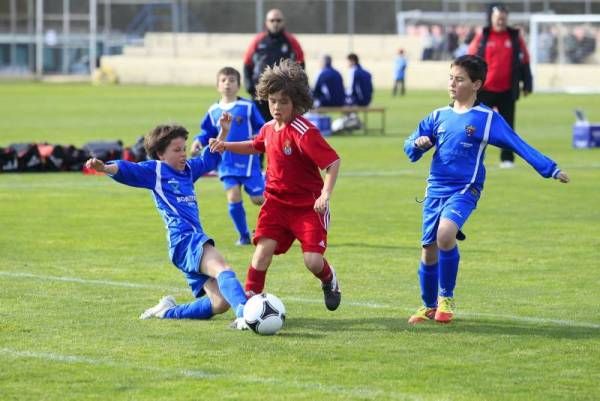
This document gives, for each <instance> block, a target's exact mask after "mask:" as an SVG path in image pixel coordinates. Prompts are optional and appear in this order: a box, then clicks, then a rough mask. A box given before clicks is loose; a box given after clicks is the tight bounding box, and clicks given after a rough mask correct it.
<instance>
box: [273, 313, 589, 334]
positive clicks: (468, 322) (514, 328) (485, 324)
mask: <svg viewBox="0 0 600 401" xmlns="http://www.w3.org/2000/svg"><path fill="white" fill-rule="evenodd" d="M407 319H408V316H406V317H405V316H402V317H398V318H397V319H396V318H394V319H390V318H367V319H363V318H359V319H345V318H341V319H331V318H323V319H319V318H304V317H296V318H293V319H289V320H288V321H286V330H285V331H287V332H288V333H287V334H286V335H289V336H305V335H308V334H307V333H311V334H310V335H311V336H314V337H318V336H319V335H326V334H327V333H328V332H357V333H361V332H362V333H365V332H385V331H387V332H391V333H394V332H403V331H412V332H422V333H448V334H453V333H456V334H462V333H470V334H479V335H491V336H505V335H509V336H523V337H532V336H534V337H538V336H539V337H546V338H555V339H585V338H590V339H591V338H598V336H599V335H600V328H594V327H577V326H569V325H566V324H560V323H551V322H520V321H514V320H507V319H496V320H494V319H491V318H485V319H481V318H457V319H455V321H453V322H452V323H450V324H440V323H435V322H427V323H422V324H420V325H418V326H412V325H409V324H408V322H407ZM282 334H283V332H282Z"/></svg>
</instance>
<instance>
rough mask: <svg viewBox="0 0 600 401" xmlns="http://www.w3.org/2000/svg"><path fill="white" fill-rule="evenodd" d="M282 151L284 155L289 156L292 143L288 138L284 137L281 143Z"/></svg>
mask: <svg viewBox="0 0 600 401" xmlns="http://www.w3.org/2000/svg"><path fill="white" fill-rule="evenodd" d="M283 153H284V154H285V155H286V156H290V155H291V154H292V143H291V142H290V140H289V139H286V140H285V142H284V143H283Z"/></svg>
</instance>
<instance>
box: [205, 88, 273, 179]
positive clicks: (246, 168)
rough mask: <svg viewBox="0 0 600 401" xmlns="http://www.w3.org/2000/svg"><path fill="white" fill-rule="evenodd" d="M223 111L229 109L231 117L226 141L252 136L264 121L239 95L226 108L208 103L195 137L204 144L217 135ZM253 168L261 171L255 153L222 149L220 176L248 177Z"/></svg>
mask: <svg viewBox="0 0 600 401" xmlns="http://www.w3.org/2000/svg"><path fill="white" fill-rule="evenodd" d="M224 111H227V112H229V113H230V114H231V117H232V121H231V129H230V130H229V134H228V135H227V141H229V142H239V141H247V140H249V139H252V137H253V136H254V135H256V134H258V131H260V128H261V127H262V126H263V125H264V123H265V120H264V119H263V117H262V115H261V114H260V111H259V110H258V108H257V107H256V105H255V104H254V103H253V102H252V101H250V100H246V99H242V98H238V99H237V100H236V101H235V102H233V103H229V104H227V105H226V106H225V107H222V106H221V105H220V104H219V103H215V104H213V105H212V106H210V108H209V109H208V112H207V113H206V115H205V116H204V118H203V119H202V122H201V123H200V134H198V135H197V136H196V138H195V139H196V140H198V141H200V143H201V144H202V146H203V147H205V146H206V145H208V140H209V139H210V138H216V137H217V135H218V134H219V118H221V114H223V112H224ZM253 169H255V170H260V159H259V158H258V157H257V156H256V155H240V154H237V153H232V152H230V151H225V152H223V155H222V161H221V163H220V164H219V176H220V177H224V176H237V177H250V176H251V175H252V174H251V173H252V171H253Z"/></svg>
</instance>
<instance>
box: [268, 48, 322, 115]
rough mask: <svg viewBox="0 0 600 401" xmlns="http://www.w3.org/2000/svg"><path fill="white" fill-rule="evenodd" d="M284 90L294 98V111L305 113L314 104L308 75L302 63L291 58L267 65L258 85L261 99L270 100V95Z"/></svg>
mask: <svg viewBox="0 0 600 401" xmlns="http://www.w3.org/2000/svg"><path fill="white" fill-rule="evenodd" d="M280 91H281V92H282V93H283V94H284V95H286V96H288V97H289V98H290V99H291V100H292V104H293V105H294V111H295V112H296V113H297V114H304V113H305V112H307V111H309V110H310V109H311V107H312V105H313V99H312V93H311V90H310V85H309V83H308V77H307V76H306V73H305V72H304V70H303V69H302V66H300V64H298V63H296V62H295V61H293V60H291V59H282V60H280V61H279V64H275V65H274V66H273V67H267V68H266V69H265V71H264V72H263V73H262V75H261V76H260V79H259V81H258V85H256V95H257V98H258V99H260V100H265V101H268V100H269V95H271V94H273V93H277V92H280Z"/></svg>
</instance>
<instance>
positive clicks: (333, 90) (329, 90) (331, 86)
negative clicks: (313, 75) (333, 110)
mask: <svg viewBox="0 0 600 401" xmlns="http://www.w3.org/2000/svg"><path fill="white" fill-rule="evenodd" d="M322 66H323V68H322V69H321V71H320V72H319V75H318V77H317V82H316V83H315V88H314V89H313V98H314V100H315V106H317V107H319V106H324V107H329V106H331V107H335V106H343V105H344V101H345V96H344V81H343V79H342V75H341V74H340V73H339V71H338V70H336V69H335V68H333V66H332V65H331V56H328V55H325V56H323V60H322Z"/></svg>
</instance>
